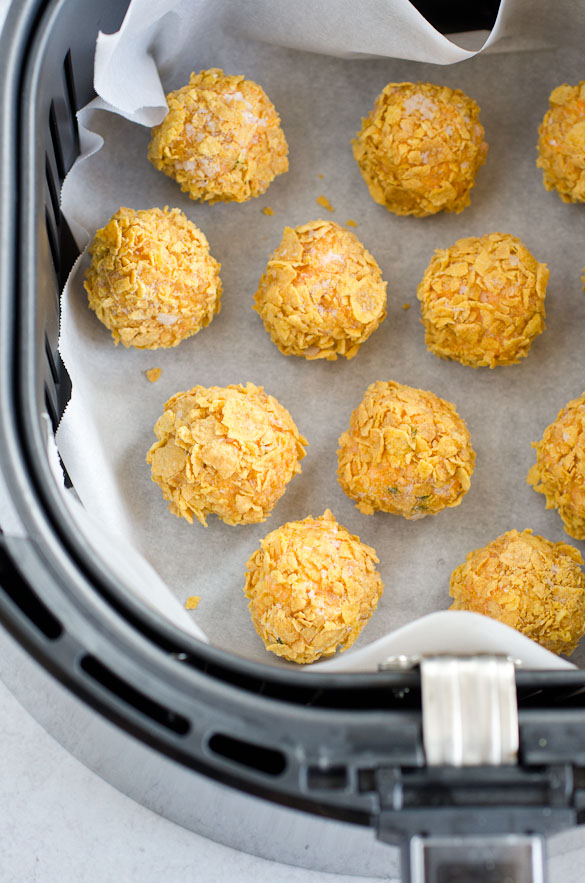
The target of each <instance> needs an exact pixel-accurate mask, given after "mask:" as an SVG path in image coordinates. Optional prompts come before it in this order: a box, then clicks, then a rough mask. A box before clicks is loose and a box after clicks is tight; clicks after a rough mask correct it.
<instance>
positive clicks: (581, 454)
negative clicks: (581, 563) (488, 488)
mask: <svg viewBox="0 0 585 883" xmlns="http://www.w3.org/2000/svg"><path fill="white" fill-rule="evenodd" d="M534 447H535V448H536V463H535V464H534V466H532V468H531V469H530V471H529V473H528V484H530V485H532V486H533V487H534V490H535V491H537V492H538V493H540V494H544V495H545V497H546V508H547V509H557V510H558V512H559V515H560V516H561V518H562V519H563V523H564V525H565V530H566V532H567V533H568V534H569V536H571V537H574V538H575V539H576V540H585V393H583V395H581V396H579V398H577V399H573V400H572V401H570V402H569V403H568V404H567V405H566V407H564V408H563V409H562V410H561V411H560V412H559V414H558V416H557V419H556V420H555V421H554V423H551V424H550V426H547V428H546V429H545V430H544V434H543V436H542V439H541V441H539V442H537V443H535V444H534Z"/></svg>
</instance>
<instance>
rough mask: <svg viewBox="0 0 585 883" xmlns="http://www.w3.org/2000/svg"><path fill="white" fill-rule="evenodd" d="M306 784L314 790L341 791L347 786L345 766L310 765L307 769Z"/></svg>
mask: <svg viewBox="0 0 585 883" xmlns="http://www.w3.org/2000/svg"><path fill="white" fill-rule="evenodd" d="M307 785H308V787H309V788H310V789H311V790H314V791H341V790H343V789H344V788H347V768H346V767H344V766H332V767H327V768H322V767H318V766H311V767H309V769H308V770H307Z"/></svg>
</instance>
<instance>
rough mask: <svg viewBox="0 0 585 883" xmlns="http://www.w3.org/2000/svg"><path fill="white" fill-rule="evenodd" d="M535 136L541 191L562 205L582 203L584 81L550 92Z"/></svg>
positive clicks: (584, 181) (584, 174) (584, 182)
mask: <svg viewBox="0 0 585 883" xmlns="http://www.w3.org/2000/svg"><path fill="white" fill-rule="evenodd" d="M538 133H539V135H540V137H539V139H538V160H537V161H536V164H537V166H538V167H539V168H541V169H542V171H543V183H544V186H545V188H546V189H547V190H556V191H557V192H558V194H559V196H560V197H561V199H562V200H563V202H585V81H582V82H580V83H579V84H578V85H577V86H568V85H567V84H566V83H565V84H564V85H562V86H557V88H556V89H553V91H552V92H551V95H550V98H549V110H548V111H547V112H546V114H545V116H544V119H543V121H542V123H541V125H540V128H539V130H538Z"/></svg>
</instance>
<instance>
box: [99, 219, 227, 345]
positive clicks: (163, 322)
mask: <svg viewBox="0 0 585 883" xmlns="http://www.w3.org/2000/svg"><path fill="white" fill-rule="evenodd" d="M89 253H90V255H91V264H90V267H89V269H88V271H87V273H86V276H85V282H84V285H85V290H86V291H87V295H88V299H89V306H90V307H91V309H92V310H94V311H95V313H96V315H97V317H98V319H99V320H100V322H102V323H103V324H104V325H105V326H106V328H108V329H109V330H110V331H111V332H112V337H113V338H114V341H115V343H116V344H118V343H120V342H121V343H123V344H124V346H125V347H129V346H133V347H136V348H137V349H151V350H154V349H158V348H159V347H172V346H176V345H177V344H178V343H180V342H181V341H182V340H185V338H186V337H191V335H193V334H196V333H197V332H198V331H200V330H201V328H203V327H204V326H205V325H209V323H210V322H211V320H212V319H213V317H214V315H215V314H216V313H219V310H220V298H221V280H220V278H219V270H220V267H221V265H220V264H219V263H218V262H217V261H216V260H215V258H213V257H212V256H211V255H210V254H209V243H208V242H207V239H206V237H205V236H204V234H203V233H202V232H201V230H199V229H198V228H197V227H196V226H195V224H193V223H192V222H191V221H189V220H188V219H187V218H186V217H185V215H184V214H183V213H182V212H181V211H179V209H177V208H174V209H170V210H169V209H168V208H165V209H159V208H153V209H148V210H146V211H134V209H130V208H121V209H119V211H117V212H116V214H115V215H113V217H112V218H111V219H110V221H109V222H108V223H107V224H106V226H105V227H102V229H101V230H98V231H97V233H96V234H95V238H94V240H93V243H92V244H91V245H90V247H89Z"/></svg>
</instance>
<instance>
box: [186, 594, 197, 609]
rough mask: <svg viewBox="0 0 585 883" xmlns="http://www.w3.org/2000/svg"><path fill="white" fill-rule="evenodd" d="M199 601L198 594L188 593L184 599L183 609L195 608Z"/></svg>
mask: <svg viewBox="0 0 585 883" xmlns="http://www.w3.org/2000/svg"><path fill="white" fill-rule="evenodd" d="M200 601H201V598H200V597H199V595H189V597H188V598H187V600H186V601H185V610H196V609H197V606H198V604H199V602H200Z"/></svg>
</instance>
